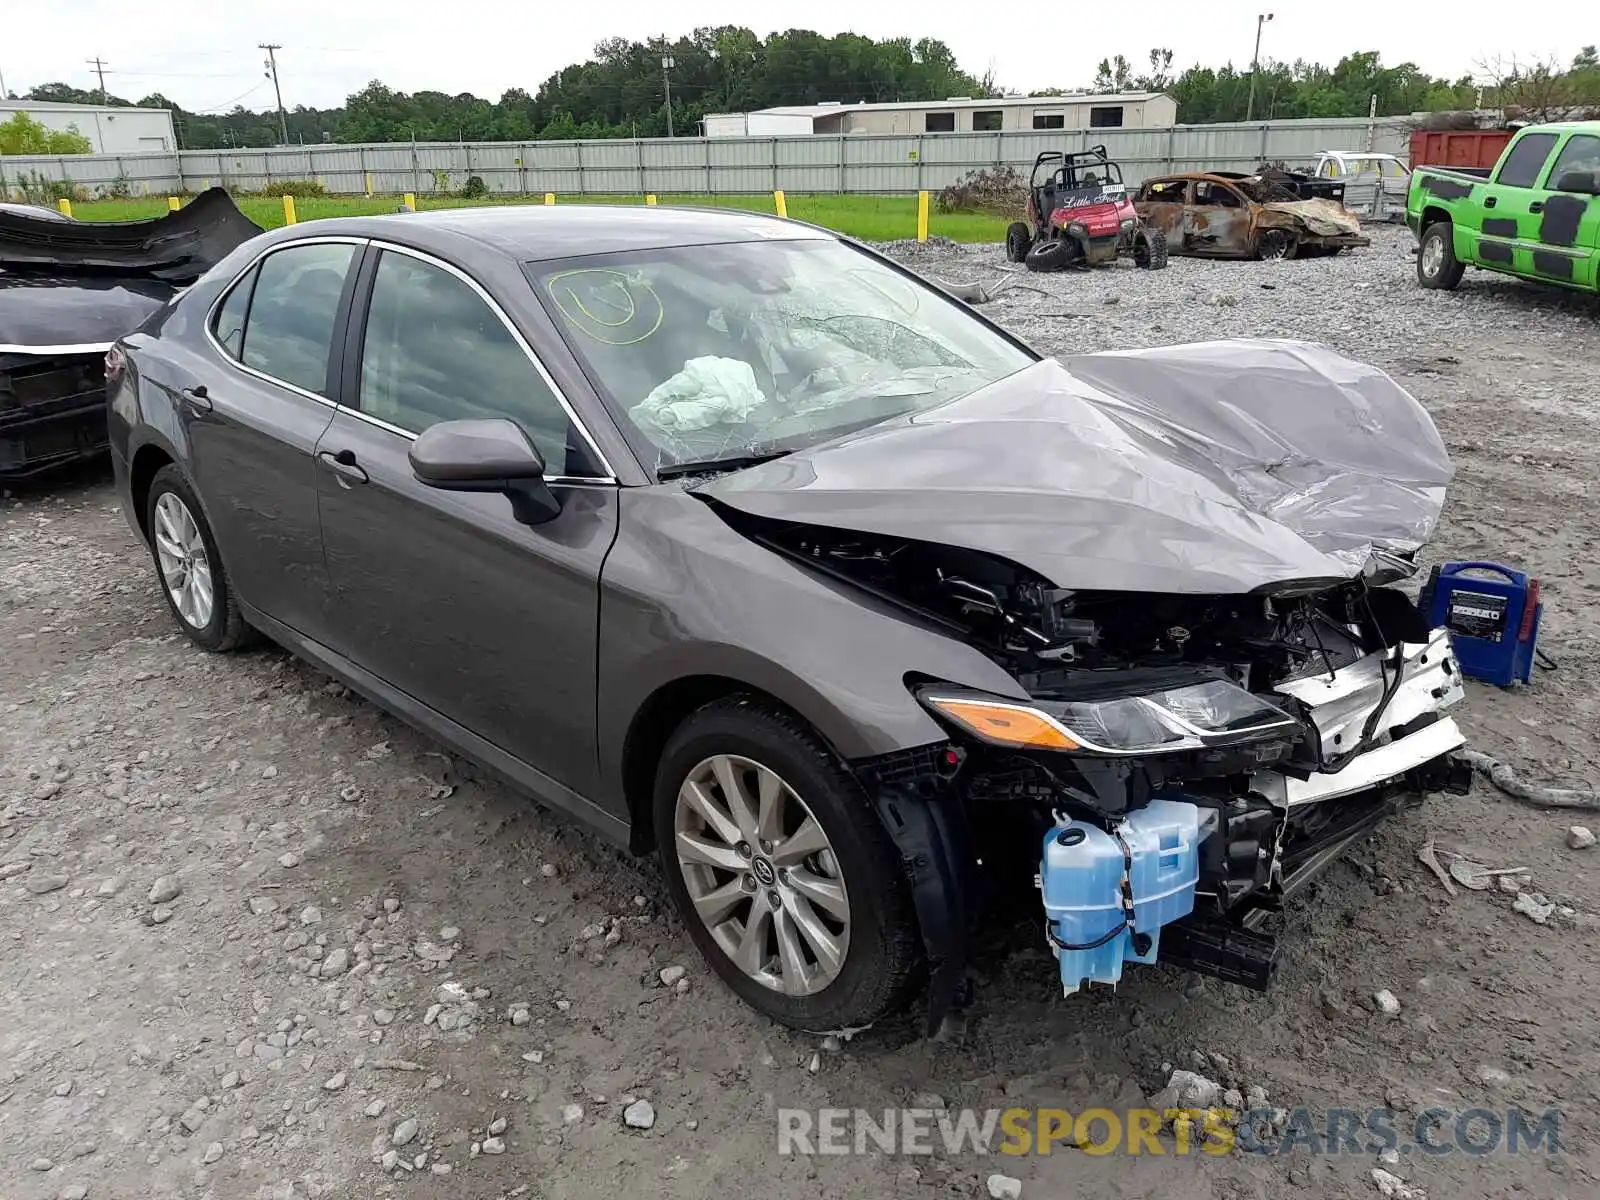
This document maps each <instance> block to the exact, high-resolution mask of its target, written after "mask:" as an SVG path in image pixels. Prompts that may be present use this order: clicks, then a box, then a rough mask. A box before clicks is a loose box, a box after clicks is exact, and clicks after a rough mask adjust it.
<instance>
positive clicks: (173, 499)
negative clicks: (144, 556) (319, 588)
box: [145, 464, 249, 650]
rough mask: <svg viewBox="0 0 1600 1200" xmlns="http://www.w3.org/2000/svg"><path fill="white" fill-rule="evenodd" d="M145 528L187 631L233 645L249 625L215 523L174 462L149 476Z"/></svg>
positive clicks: (218, 646)
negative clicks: (209, 522)
mask: <svg viewBox="0 0 1600 1200" xmlns="http://www.w3.org/2000/svg"><path fill="white" fill-rule="evenodd" d="M145 531H146V533H147V534H148V535H149V538H150V553H151V556H152V557H153V558H154V559H155V564H156V571H157V572H158V573H159V574H160V576H161V588H162V591H163V592H164V593H165V595H166V597H167V605H168V607H170V608H171V609H172V615H173V616H175V617H177V618H178V624H179V625H181V626H182V627H183V631H184V633H186V634H188V635H189V638H190V639H191V640H192V641H194V642H195V643H197V644H198V645H201V646H204V647H205V648H206V649H207V650H232V649H233V648H234V647H235V646H238V645H240V644H241V643H242V642H244V641H245V639H246V637H247V636H248V634H249V628H248V627H247V626H246V625H245V623H244V618H243V617H242V616H240V615H239V606H238V604H237V603H236V602H235V601H234V598H233V589H232V588H231V587H230V586H229V584H228V575H227V572H226V571H225V570H224V569H223V566H222V558H221V556H220V555H218V553H217V544H216V540H215V539H214V538H213V537H212V536H211V527H210V526H209V525H207V524H206V519H205V516H204V514H203V513H202V511H201V509H200V502H199V500H197V499H196V498H195V494H194V492H193V490H192V489H191V488H190V487H189V484H188V482H187V481H186V480H185V479H184V477H183V473H182V472H181V471H179V470H178V468H177V467H176V466H173V465H171V464H169V465H167V466H165V467H162V468H161V470H159V471H157V472H156V475H155V478H154V479H153V480H151V482H150V494H149V496H148V497H146V500H145Z"/></svg>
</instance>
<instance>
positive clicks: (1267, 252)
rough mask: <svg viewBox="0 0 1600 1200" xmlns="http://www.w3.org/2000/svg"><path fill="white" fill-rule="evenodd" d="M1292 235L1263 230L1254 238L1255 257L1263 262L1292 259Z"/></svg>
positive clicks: (1293, 241)
mask: <svg viewBox="0 0 1600 1200" xmlns="http://www.w3.org/2000/svg"><path fill="white" fill-rule="evenodd" d="M1294 254H1295V239H1294V235H1293V234H1290V233H1288V232H1286V231H1285V230H1282V229H1264V230H1262V231H1261V233H1260V234H1258V235H1257V236H1256V257H1257V258H1259V259H1261V260H1262V261H1263V262H1272V261H1274V260H1276V259H1280V258H1283V259H1289V258H1293V257H1294Z"/></svg>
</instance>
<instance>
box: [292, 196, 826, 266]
mask: <svg viewBox="0 0 1600 1200" xmlns="http://www.w3.org/2000/svg"><path fill="white" fill-rule="evenodd" d="M287 229H292V230H294V231H296V232H297V233H298V235H299V236H301V237H306V236H318V237H323V236H326V237H340V236H348V237H371V238H381V239H385V240H388V241H393V242H398V243H400V244H402V245H407V246H412V247H415V248H416V249H419V250H433V251H436V252H443V251H447V250H449V249H450V248H451V246H452V245H455V246H460V244H461V243H462V242H474V243H478V244H479V245H481V246H486V247H489V248H491V249H493V250H497V251H499V252H500V253H502V254H505V255H507V256H508V257H513V258H516V259H518V260H519V261H523V262H537V261H540V260H543V259H553V258H571V257H574V256H576V255H582V254H609V253H613V252H616V251H619V250H658V249H667V248H670V247H675V246H710V245H718V244H721V243H726V242H755V241H798V240H818V239H825V240H834V237H833V235H832V234H831V233H829V232H828V231H827V230H824V229H819V228H817V227H816V226H814V225H807V224H804V223H803V222H799V221H785V220H780V219H779V218H777V217H772V216H767V215H765V214H763V213H756V212H746V211H744V210H742V209H708V208H669V207H666V206H656V205H649V206H646V205H641V204H556V205H544V204H490V205H480V206H477V207H471V208H441V209H433V210H430V211H426V212H398V213H392V214H389V215H385V216H381V217H334V218H328V219H323V220H319V221H317V222H316V223H315V224H314V225H313V224H307V225H296V226H292V227H287ZM285 232H287V230H286V231H285ZM283 240H287V237H285V238H284V239H283Z"/></svg>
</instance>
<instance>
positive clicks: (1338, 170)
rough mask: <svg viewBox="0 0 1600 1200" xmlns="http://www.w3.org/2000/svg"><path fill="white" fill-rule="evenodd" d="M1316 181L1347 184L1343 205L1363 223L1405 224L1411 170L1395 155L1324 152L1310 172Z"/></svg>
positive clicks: (1363, 151)
mask: <svg viewBox="0 0 1600 1200" xmlns="http://www.w3.org/2000/svg"><path fill="white" fill-rule="evenodd" d="M1311 175H1312V178H1314V179H1337V180H1339V181H1340V182H1342V183H1343V184H1344V206H1345V207H1346V208H1348V209H1349V210H1350V211H1351V212H1353V213H1355V214H1356V215H1357V216H1359V217H1361V218H1362V219H1363V220H1369V221H1402V220H1404V219H1405V215H1406V193H1407V191H1409V190H1410V187H1411V168H1409V167H1408V166H1406V165H1405V163H1403V162H1401V161H1400V160H1399V159H1398V158H1396V157H1395V156H1394V155H1392V154H1374V153H1372V152H1371V151H1367V150H1324V151H1323V152H1322V156H1321V157H1320V158H1319V159H1318V160H1317V165H1316V168H1315V169H1314V170H1313V171H1312V172H1311Z"/></svg>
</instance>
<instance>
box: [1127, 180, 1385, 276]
mask: <svg viewBox="0 0 1600 1200" xmlns="http://www.w3.org/2000/svg"><path fill="white" fill-rule="evenodd" d="M1310 190H1311V188H1309V187H1306V186H1302V185H1299V184H1297V183H1296V182H1295V180H1294V179H1293V178H1290V177H1286V176H1285V175H1283V174H1282V173H1274V172H1270V171H1268V172H1263V173H1261V174H1256V175H1240V174H1237V173H1233V172H1212V173H1205V172H1197V173H1190V174H1180V175H1163V176H1159V177H1157V178H1153V179H1147V180H1145V181H1144V183H1143V184H1142V185H1140V188H1139V192H1138V194H1137V195H1136V196H1135V197H1134V202H1133V206H1134V208H1135V209H1137V210H1138V213H1139V216H1140V217H1141V218H1142V219H1143V220H1144V221H1145V222H1146V223H1147V224H1149V225H1150V226H1152V227H1153V228H1156V229H1159V230H1161V231H1162V233H1164V234H1165V235H1166V239H1167V246H1168V248H1169V249H1170V251H1171V252H1172V253H1173V254H1186V255H1193V256H1196V257H1202V258H1311V257H1315V256H1317V255H1328V254H1338V253H1339V252H1340V251H1341V250H1346V249H1350V248H1352V247H1356V246H1368V245H1371V244H1372V239H1371V238H1368V237H1366V236H1364V235H1363V234H1362V232H1361V221H1360V219H1359V218H1358V217H1357V216H1356V215H1355V214H1354V213H1352V212H1351V211H1349V210H1348V209H1347V208H1345V207H1344V205H1343V204H1342V203H1340V200H1339V198H1338V197H1335V196H1328V195H1315V194H1313V195H1311V196H1309V197H1308V196H1307V195H1306V192H1307V191H1310ZM1342 194H1343V193H1342V191H1341V192H1340V195H1341V196H1342Z"/></svg>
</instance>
